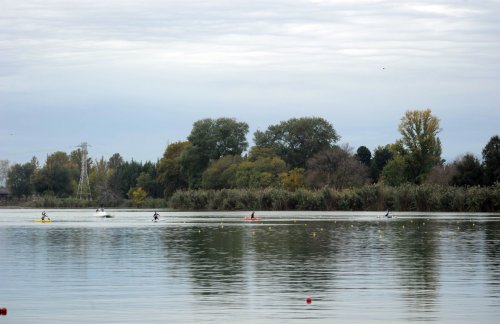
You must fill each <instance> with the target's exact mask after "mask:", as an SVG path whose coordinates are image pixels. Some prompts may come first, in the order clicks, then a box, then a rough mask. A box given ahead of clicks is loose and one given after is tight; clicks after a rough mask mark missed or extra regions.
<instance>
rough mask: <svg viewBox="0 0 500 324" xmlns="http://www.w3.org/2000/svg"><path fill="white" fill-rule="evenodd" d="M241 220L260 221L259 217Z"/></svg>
mask: <svg viewBox="0 0 500 324" xmlns="http://www.w3.org/2000/svg"><path fill="white" fill-rule="evenodd" d="M243 220H245V221H258V220H260V217H254V218H252V217H245V218H243Z"/></svg>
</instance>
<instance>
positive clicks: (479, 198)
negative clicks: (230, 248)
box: [168, 183, 500, 212]
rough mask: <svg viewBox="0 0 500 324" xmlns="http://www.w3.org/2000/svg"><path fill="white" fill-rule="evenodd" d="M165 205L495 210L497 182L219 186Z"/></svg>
mask: <svg viewBox="0 0 500 324" xmlns="http://www.w3.org/2000/svg"><path fill="white" fill-rule="evenodd" d="M168 205H169V207H170V208H174V209H183V210H324V211H336V210H350V211H369V210H385V209H386V208H388V207H389V208H390V209H391V210H398V211H422V212H433V211H442V212H500V184H498V183H497V184H496V185H494V186H491V187H450V186H439V185H412V184H405V185H402V186H399V187H389V186H384V185H380V184H374V185H369V186H364V187H359V188H352V189H343V190H335V189H330V188H325V189H321V190H307V189H299V190H297V191H293V192H291V191H286V190H283V189H277V188H268V189H255V190H251V189H223V190H187V191H177V192H176V193H174V195H173V196H172V197H171V198H170V200H169V203H168Z"/></svg>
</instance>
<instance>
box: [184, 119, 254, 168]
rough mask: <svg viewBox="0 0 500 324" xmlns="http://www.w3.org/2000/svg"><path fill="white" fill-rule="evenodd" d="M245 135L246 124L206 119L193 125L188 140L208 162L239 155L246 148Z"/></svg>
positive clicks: (232, 120) (246, 131) (227, 120)
mask: <svg viewBox="0 0 500 324" xmlns="http://www.w3.org/2000/svg"><path fill="white" fill-rule="evenodd" d="M247 133H248V124H247V123H244V122H237V121H236V120H235V119H234V118H218V119H210V118H207V119H202V120H199V121H197V122H195V123H194V124H193V129H192V130H191V134H189V136H188V140H189V142H191V144H193V146H196V147H197V148H198V150H199V152H200V154H202V155H203V156H206V158H207V160H208V161H209V160H217V159H220V158H221V157H223V156H226V155H241V153H242V152H243V151H245V150H246V149H247V147H248V142H247V140H246V134H247Z"/></svg>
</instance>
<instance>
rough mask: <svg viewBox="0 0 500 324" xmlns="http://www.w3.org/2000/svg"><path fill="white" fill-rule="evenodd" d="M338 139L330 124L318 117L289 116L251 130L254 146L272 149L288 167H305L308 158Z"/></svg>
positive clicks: (327, 147) (329, 147)
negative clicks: (262, 130)
mask: <svg viewBox="0 0 500 324" xmlns="http://www.w3.org/2000/svg"><path fill="white" fill-rule="evenodd" d="M339 139H340V136H339V135H338V134H337V132H336V131H335V129H334V128H333V126H332V125H331V124H330V123H329V122H328V121H326V120H325V119H323V118H319V117H303V118H292V119H289V120H287V121H282V122H281V123H280V124H278V125H271V126H269V127H268V129H267V130H266V131H265V132H261V131H256V132H255V133H254V141H255V145H256V146H257V147H261V148H271V149H273V150H274V152H275V154H277V155H278V156H279V157H281V158H282V159H283V160H284V161H285V162H286V163H287V164H289V165H290V166H291V167H292V168H305V166H306V161H307V160H308V159H309V158H311V157H312V156H314V155H315V154H316V153H319V152H321V151H324V150H327V149H331V148H332V147H333V144H335V143H336V142H337V141H338V140H339Z"/></svg>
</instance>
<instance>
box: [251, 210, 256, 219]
mask: <svg viewBox="0 0 500 324" xmlns="http://www.w3.org/2000/svg"><path fill="white" fill-rule="evenodd" d="M250 218H251V219H254V218H255V212H254V211H253V212H252V215H250Z"/></svg>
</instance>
